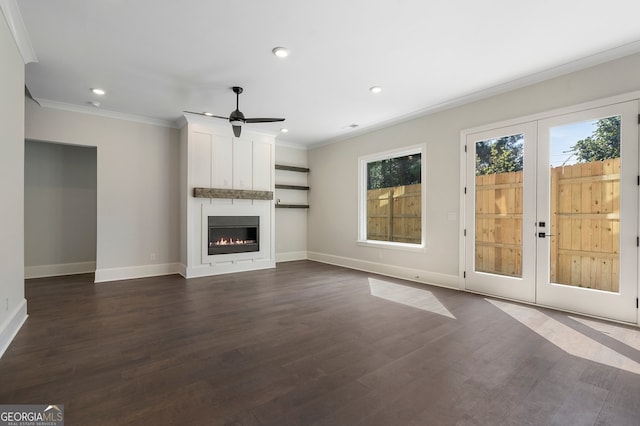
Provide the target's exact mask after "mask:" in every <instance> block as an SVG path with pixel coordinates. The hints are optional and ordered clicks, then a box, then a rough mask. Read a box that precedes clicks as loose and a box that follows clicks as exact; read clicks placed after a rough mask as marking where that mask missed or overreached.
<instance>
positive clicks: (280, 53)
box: [271, 47, 289, 58]
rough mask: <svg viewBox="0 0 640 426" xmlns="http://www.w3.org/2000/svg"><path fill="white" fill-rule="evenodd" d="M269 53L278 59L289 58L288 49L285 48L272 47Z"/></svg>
mask: <svg viewBox="0 0 640 426" xmlns="http://www.w3.org/2000/svg"><path fill="white" fill-rule="evenodd" d="M271 52H272V53H273V54H274V55H276V56H277V57H278V58H286V57H287V56H289V49H287V48H286V47H274V48H273V49H272V50H271Z"/></svg>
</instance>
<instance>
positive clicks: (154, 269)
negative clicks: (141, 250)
mask: <svg viewBox="0 0 640 426" xmlns="http://www.w3.org/2000/svg"><path fill="white" fill-rule="evenodd" d="M179 273H180V264H179V263H161V264H158V265H141V266H129V267H125V268H108V269H96V277H95V280H94V282H96V283H104V282H108V281H120V280H132V279H136V278H146V277H157V276H160V275H171V274H179Z"/></svg>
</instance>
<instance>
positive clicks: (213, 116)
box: [182, 111, 229, 120]
mask: <svg viewBox="0 0 640 426" xmlns="http://www.w3.org/2000/svg"><path fill="white" fill-rule="evenodd" d="M182 112H188V113H189V114H198V115H204V116H205V117H211V118H222V119H223V120H228V119H229V117H223V116H221V115H211V114H205V113H204V112H194V111H182Z"/></svg>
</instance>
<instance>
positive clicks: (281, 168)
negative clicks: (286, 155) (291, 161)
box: [276, 164, 309, 173]
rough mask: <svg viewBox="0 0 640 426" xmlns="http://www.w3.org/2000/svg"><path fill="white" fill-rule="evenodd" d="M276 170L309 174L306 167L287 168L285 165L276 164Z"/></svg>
mask: <svg viewBox="0 0 640 426" xmlns="http://www.w3.org/2000/svg"><path fill="white" fill-rule="evenodd" d="M276 170H286V171H289V172H300V173H309V169H307V168H306V167H297V166H285V165H284V164H276Z"/></svg>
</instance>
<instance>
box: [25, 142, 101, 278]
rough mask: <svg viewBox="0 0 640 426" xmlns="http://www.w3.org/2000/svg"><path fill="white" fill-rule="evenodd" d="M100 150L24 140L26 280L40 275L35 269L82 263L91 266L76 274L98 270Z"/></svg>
mask: <svg viewBox="0 0 640 426" xmlns="http://www.w3.org/2000/svg"><path fill="white" fill-rule="evenodd" d="M96 151H97V150H96V148H95V147H84V146H76V145H63V144H54V143H44V142H36V141H26V142H25V159H24V161H25V170H24V185H25V188H24V191H25V192H24V205H25V208H24V210H25V211H24V213H25V231H24V238H25V260H24V261H25V268H26V271H27V272H26V275H27V278H29V277H30V276H37V275H39V274H29V271H30V270H33V269H35V268H34V267H40V268H44V267H53V266H54V265H60V266H61V265H68V264H78V263H83V264H86V265H87V267H88V268H87V269H88V270H84V271H82V270H81V271H77V272H93V271H92V270H91V269H90V266H91V264H93V268H94V269H95V261H96V214H97V211H96V197H97V180H96V178H97V163H96V161H97V160H96ZM61 270H62V271H63V272H64V270H63V269H61ZM43 272H46V271H43ZM69 272H76V271H73V270H70V271H69ZM53 274H55V272H54V273H53ZM45 275H51V273H49V274H46V273H45Z"/></svg>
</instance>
